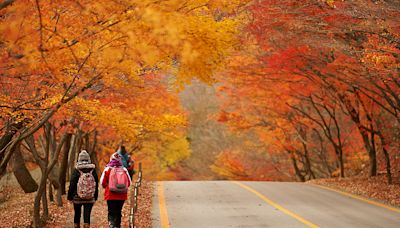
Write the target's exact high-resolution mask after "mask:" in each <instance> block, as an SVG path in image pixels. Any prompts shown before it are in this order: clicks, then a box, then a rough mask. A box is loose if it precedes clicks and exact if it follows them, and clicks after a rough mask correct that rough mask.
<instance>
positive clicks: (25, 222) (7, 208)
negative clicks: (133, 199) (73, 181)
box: [0, 181, 153, 228]
mask: <svg viewBox="0 0 400 228" xmlns="http://www.w3.org/2000/svg"><path fill="white" fill-rule="evenodd" d="M1 194H3V195H5V196H7V200H6V201H5V202H3V203H0V227H4V228H5V227H7V228H11V227H18V228H19V227H32V213H33V201H34V197H35V193H27V194H26V193H24V192H23V191H22V190H20V189H19V188H4V189H2V190H1ZM152 197H153V184H152V183H151V182H145V181H143V182H142V186H141V187H140V191H139V197H138V212H137V214H136V216H135V217H136V222H135V225H136V227H138V228H149V227H151V225H152V221H151V206H152ZM129 212H130V201H129V200H127V201H126V202H125V205H124V208H123V215H122V224H121V225H122V226H121V227H128V226H129ZM107 213H108V211H107V202H106V201H104V200H103V191H102V190H101V192H100V193H99V200H98V201H97V202H96V204H95V206H94V207H93V210H92V215H91V227H105V228H106V227H108V223H107ZM49 216H50V218H49V220H48V223H47V225H46V226H45V227H46V228H53V227H73V216H74V210H73V206H72V203H70V202H68V201H67V200H66V197H65V196H63V207H57V205H56V204H55V203H53V202H49Z"/></svg>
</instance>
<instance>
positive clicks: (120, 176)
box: [108, 167, 129, 194]
mask: <svg viewBox="0 0 400 228" xmlns="http://www.w3.org/2000/svg"><path fill="white" fill-rule="evenodd" d="M108 187H109V189H110V191H111V192H113V193H119V194H123V193H127V192H128V187H129V177H128V175H127V173H126V172H125V169H124V168H122V167H113V168H111V173H110V177H109V179H108Z"/></svg>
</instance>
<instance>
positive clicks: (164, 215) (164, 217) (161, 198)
mask: <svg viewBox="0 0 400 228" xmlns="http://www.w3.org/2000/svg"><path fill="white" fill-rule="evenodd" d="M157 190H158V204H159V206H160V220H161V227H162V228H170V226H169V220H168V212H167V207H166V205H165V195H164V186H163V184H162V182H160V181H159V182H157Z"/></svg>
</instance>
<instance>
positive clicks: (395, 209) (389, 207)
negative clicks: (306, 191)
mask: <svg viewBox="0 0 400 228" xmlns="http://www.w3.org/2000/svg"><path fill="white" fill-rule="evenodd" d="M311 185H313V186H315V187H317V188H322V189H325V190H328V191H332V192H336V193H339V194H341V195H345V196H348V197H351V198H354V199H358V200H361V201H364V202H366V203H369V204H373V205H375V206H378V207H383V208H386V209H388V210H391V211H394V212H397V213H400V209H399V208H395V207H391V206H389V205H385V204H383V203H378V202H375V201H372V200H368V199H366V198H363V197H361V196H356V195H353V194H350V193H347V192H343V191H340V190H336V189H333V188H330V187H326V186H322V185H317V184H311Z"/></svg>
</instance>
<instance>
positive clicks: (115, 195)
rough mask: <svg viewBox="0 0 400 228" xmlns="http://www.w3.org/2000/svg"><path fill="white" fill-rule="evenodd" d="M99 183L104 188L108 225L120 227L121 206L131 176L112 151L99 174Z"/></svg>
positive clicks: (112, 227)
mask: <svg viewBox="0 0 400 228" xmlns="http://www.w3.org/2000/svg"><path fill="white" fill-rule="evenodd" d="M100 183H101V185H102V186H103V188H105V190H104V199H105V200H107V206H108V225H109V227H110V228H120V227H121V217H122V207H123V206H124V203H125V200H127V199H128V189H129V186H130V184H131V178H130V176H129V173H128V170H127V169H126V168H125V167H124V166H123V164H122V157H121V155H119V154H118V153H114V154H113V155H112V156H111V158H110V162H109V163H108V164H107V166H106V168H105V169H104V171H103V173H102V174H101V178H100Z"/></svg>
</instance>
